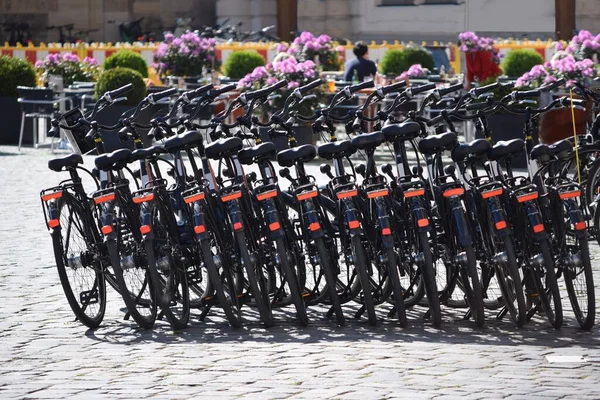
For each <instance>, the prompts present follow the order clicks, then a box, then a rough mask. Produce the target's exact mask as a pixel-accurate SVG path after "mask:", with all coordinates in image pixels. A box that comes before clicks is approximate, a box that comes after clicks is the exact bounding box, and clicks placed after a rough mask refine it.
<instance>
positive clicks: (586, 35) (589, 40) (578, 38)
mask: <svg viewBox="0 0 600 400" xmlns="http://www.w3.org/2000/svg"><path fill="white" fill-rule="evenodd" d="M556 50H557V51H561V50H565V51H566V52H567V53H569V54H572V55H573V56H574V57H575V58H576V59H578V60H582V59H584V58H589V59H592V61H594V63H598V58H599V55H600V34H598V35H596V36H594V35H593V34H592V33H591V32H590V31H586V30H582V31H579V33H578V34H577V35H575V36H573V38H572V39H571V41H570V42H569V44H568V45H567V47H566V48H564V46H563V45H562V43H561V42H558V43H557V44H556Z"/></svg>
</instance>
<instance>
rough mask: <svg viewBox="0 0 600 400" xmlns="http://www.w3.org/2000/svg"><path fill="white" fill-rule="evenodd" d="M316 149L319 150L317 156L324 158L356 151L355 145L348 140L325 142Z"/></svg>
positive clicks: (346, 155)
mask: <svg viewBox="0 0 600 400" xmlns="http://www.w3.org/2000/svg"><path fill="white" fill-rule="evenodd" d="M317 150H318V151H319V157H321V158H324V159H326V160H331V159H334V158H340V157H348V156H349V155H351V154H354V153H356V147H355V146H354V145H353V144H352V142H351V141H350V140H344V141H341V142H329V143H325V144H322V145H320V146H319V148H318V149H317Z"/></svg>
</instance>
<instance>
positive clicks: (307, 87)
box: [297, 79, 324, 96]
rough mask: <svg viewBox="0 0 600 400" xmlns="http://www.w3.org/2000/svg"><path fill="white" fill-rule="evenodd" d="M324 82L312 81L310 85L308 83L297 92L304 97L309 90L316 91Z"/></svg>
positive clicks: (319, 80) (320, 80)
mask: <svg viewBox="0 0 600 400" xmlns="http://www.w3.org/2000/svg"><path fill="white" fill-rule="evenodd" d="M323 83H324V82H323V80H322V79H317V80H316V81H312V82H310V83H307V84H306V85H304V86H301V87H299V88H298V89H297V90H298V92H299V93H300V95H302V96H304V94H305V93H306V92H308V91H309V90H312V89H315V88H317V87H319V86H321V85H322V84H323Z"/></svg>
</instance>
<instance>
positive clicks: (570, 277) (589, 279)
mask: <svg viewBox="0 0 600 400" xmlns="http://www.w3.org/2000/svg"><path fill="white" fill-rule="evenodd" d="M579 248H580V252H581V265H582V267H583V269H582V270H581V271H572V270H570V269H569V268H568V267H567V270H566V271H565V273H564V274H563V276H564V278H565V285H566V286H567V293H568V294H569V300H570V302H571V307H572V308H573V313H575V318H576V319H577V322H578V323H579V325H580V326H581V328H582V329H585V330H590V329H592V327H593V326H594V323H595V319H596V294H595V291H594V277H593V272H592V263H591V260H590V251H589V242H588V239H587V237H583V238H580V239H579ZM582 274H583V275H582ZM577 276H583V277H584V279H585V284H584V286H585V292H586V297H587V301H583V302H580V301H579V299H578V296H577V291H578V290H581V289H580V288H577V287H575V285H574V281H575V280H576V277H577ZM577 286H581V285H577ZM581 303H587V304H581ZM582 306H583V307H586V310H587V312H584V311H583V309H582Z"/></svg>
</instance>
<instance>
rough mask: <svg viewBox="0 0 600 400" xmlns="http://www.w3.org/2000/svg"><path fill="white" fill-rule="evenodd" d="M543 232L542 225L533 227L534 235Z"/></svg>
mask: <svg viewBox="0 0 600 400" xmlns="http://www.w3.org/2000/svg"><path fill="white" fill-rule="evenodd" d="M543 230H544V224H537V225H535V226H534V227H533V231H534V232H535V233H539V232H542V231H543Z"/></svg>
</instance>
